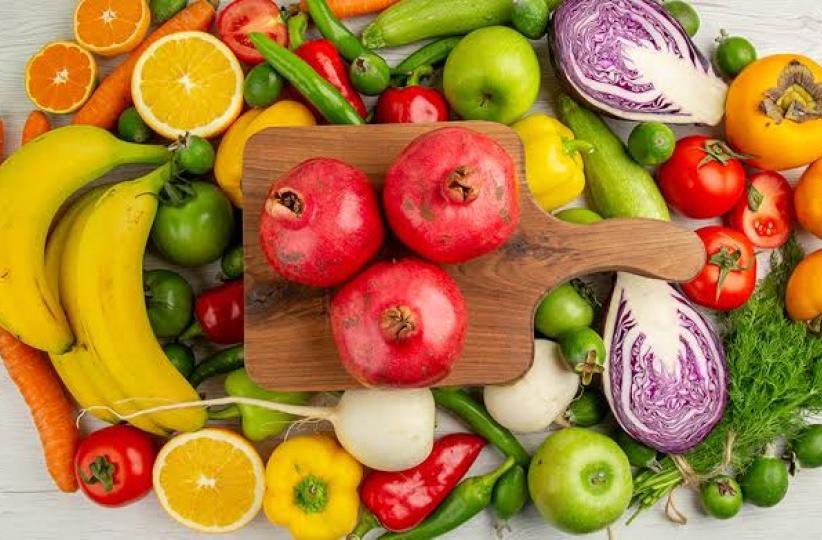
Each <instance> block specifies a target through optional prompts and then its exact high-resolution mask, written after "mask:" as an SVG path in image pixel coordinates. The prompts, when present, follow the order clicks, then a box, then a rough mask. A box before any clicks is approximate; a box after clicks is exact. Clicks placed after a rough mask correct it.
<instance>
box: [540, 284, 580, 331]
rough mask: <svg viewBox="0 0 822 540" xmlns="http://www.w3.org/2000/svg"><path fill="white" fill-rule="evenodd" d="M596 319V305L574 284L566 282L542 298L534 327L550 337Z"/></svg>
mask: <svg viewBox="0 0 822 540" xmlns="http://www.w3.org/2000/svg"><path fill="white" fill-rule="evenodd" d="M593 321H594V307H593V306H592V305H591V303H590V302H588V300H586V299H585V298H583V297H582V295H580V294H579V293H578V292H577V290H576V289H574V286H573V285H571V284H570V283H564V284H562V285H560V286H559V287H556V288H554V289H552V290H551V291H550V292H549V293H548V294H547V295H546V296H545V298H543V299H542V302H540V304H539V306H538V307H537V311H536V314H535V315H534V328H536V329H537V330H538V331H539V332H540V333H541V334H543V335H544V336H545V337H549V338H558V337H559V336H560V335H562V334H564V333H565V332H567V331H569V330H574V329H576V328H585V327H587V326H590V325H591V323H592V322H593Z"/></svg>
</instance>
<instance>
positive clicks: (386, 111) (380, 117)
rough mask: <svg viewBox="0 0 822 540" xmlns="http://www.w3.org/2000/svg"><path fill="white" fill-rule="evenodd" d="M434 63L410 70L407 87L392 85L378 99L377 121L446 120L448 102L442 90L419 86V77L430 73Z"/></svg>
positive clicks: (387, 122) (391, 122)
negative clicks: (393, 86) (440, 91)
mask: <svg viewBox="0 0 822 540" xmlns="http://www.w3.org/2000/svg"><path fill="white" fill-rule="evenodd" d="M431 71H432V69H431V66H421V67H419V68H417V69H415V70H414V71H412V72H411V75H410V76H409V77H408V82H407V83H406V86H405V87H400V88H389V89H388V90H386V91H385V92H383V93H382V94H381V95H380V98H379V100H377V107H376V113H375V115H374V121H375V122H376V123H378V124H399V123H409V122H410V123H418V122H445V121H447V120H448V104H447V103H446V101H445V98H444V97H443V96H442V94H440V93H439V91H437V90H435V89H433V88H428V87H426V86H420V84H419V80H420V77H422V76H424V75H428V74H430V73H431Z"/></svg>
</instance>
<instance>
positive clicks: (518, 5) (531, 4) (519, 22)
mask: <svg viewBox="0 0 822 540" xmlns="http://www.w3.org/2000/svg"><path fill="white" fill-rule="evenodd" d="M513 6H514V7H513V11H511V24H513V26H514V28H515V29H516V31H517V32H519V33H520V34H522V35H523V36H525V37H527V38H528V39H539V38H541V37H542V36H544V35H545V33H546V32H547V31H548V18H549V17H550V16H551V10H550V9H549V7H548V4H547V2H546V1H545V0H514V4H513Z"/></svg>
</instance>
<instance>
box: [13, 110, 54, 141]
mask: <svg viewBox="0 0 822 540" xmlns="http://www.w3.org/2000/svg"><path fill="white" fill-rule="evenodd" d="M50 130H51V121H49V117H48V116H46V114H45V113H44V112H43V111H31V113H30V114H29V117H28V118H26V123H25V124H24V125H23V136H22V138H21V140H20V144H21V145H23V144H26V143H28V142H31V141H33V140H34V139H36V138H37V137H39V136H40V135H42V134H43V133H46V132H48V131H50Z"/></svg>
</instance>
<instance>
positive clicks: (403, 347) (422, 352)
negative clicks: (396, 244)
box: [330, 258, 467, 387]
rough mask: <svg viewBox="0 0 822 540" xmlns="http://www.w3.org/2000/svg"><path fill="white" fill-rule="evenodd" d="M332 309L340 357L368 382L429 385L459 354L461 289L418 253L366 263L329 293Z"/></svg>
mask: <svg viewBox="0 0 822 540" xmlns="http://www.w3.org/2000/svg"><path fill="white" fill-rule="evenodd" d="M330 315H331V329H332V331H333V333H334V341H335V342H336V344H337V350H338V352H339V355H340V359H341V360H342V364H343V366H344V367H345V368H346V370H348V372H349V373H350V374H351V375H352V376H353V377H354V378H355V379H357V380H358V381H359V382H360V383H361V384H363V385H365V386H390V387H421V386H429V385H431V384H434V383H435V382H437V381H439V380H441V379H442V378H443V377H445V376H446V375H448V373H449V372H450V371H451V366H452V365H453V364H454V362H455V361H456V360H457V358H459V356H460V354H462V346H463V341H464V338H465V330H466V327H467V310H466V307H465V300H464V299H463V297H462V293H461V292H460V290H459V288H458V287H457V284H456V283H455V282H454V280H453V279H452V278H451V276H450V275H448V273H447V272H445V271H444V270H442V269H441V268H439V267H437V266H435V265H433V264H431V263H428V262H425V261H421V260H419V259H412V258H408V259H401V260H399V261H395V262H378V263H376V264H374V265H373V266H371V267H369V268H368V269H366V270H365V271H363V272H362V273H361V274H360V275H358V276H357V277H356V278H354V279H353V280H351V281H350V282H349V283H347V284H346V285H345V286H344V287H343V288H342V289H340V291H339V292H338V293H337V294H336V296H334V299H333V300H332V301H331V311H330Z"/></svg>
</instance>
